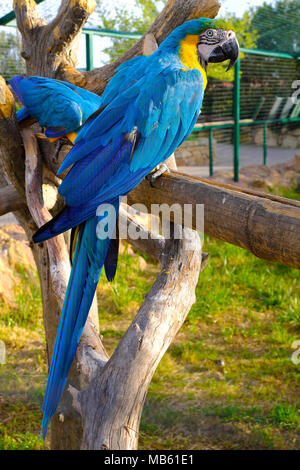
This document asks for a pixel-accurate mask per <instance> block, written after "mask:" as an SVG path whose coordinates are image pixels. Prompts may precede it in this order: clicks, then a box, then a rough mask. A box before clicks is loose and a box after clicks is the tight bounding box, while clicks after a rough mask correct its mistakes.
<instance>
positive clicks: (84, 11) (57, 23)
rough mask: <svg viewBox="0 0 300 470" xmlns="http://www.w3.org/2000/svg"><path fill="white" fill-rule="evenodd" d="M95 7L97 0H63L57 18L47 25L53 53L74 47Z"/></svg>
mask: <svg viewBox="0 0 300 470" xmlns="http://www.w3.org/2000/svg"><path fill="white" fill-rule="evenodd" d="M94 9H95V0H63V1H62V2H61V6H60V8H59V10H58V13H57V15H56V18H55V19H54V20H53V21H52V22H51V23H49V25H48V26H47V32H48V34H49V35H50V38H49V48H50V49H51V53H52V54H56V53H60V52H62V51H63V50H64V49H65V48H66V47H67V48H68V49H71V48H72V47H73V44H72V43H73V41H74V39H77V38H78V36H79V33H80V32H81V30H82V28H83V26H84V24H85V23H86V21H87V19H88V18H89V16H90V15H91V14H92V13H93V11H94Z"/></svg>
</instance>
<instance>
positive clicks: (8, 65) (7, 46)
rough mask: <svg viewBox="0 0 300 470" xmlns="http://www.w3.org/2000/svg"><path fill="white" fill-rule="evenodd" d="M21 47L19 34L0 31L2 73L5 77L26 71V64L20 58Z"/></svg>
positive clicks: (0, 71)
mask: <svg viewBox="0 0 300 470" xmlns="http://www.w3.org/2000/svg"><path fill="white" fill-rule="evenodd" d="M20 47H21V42H20V39H19V36H17V35H15V34H12V33H7V32H5V31H1V32H0V74H1V75H2V76H3V77H4V78H10V77H13V76H14V75H17V74H20V73H24V72H25V64H24V62H23V61H22V59H21V58H20Z"/></svg>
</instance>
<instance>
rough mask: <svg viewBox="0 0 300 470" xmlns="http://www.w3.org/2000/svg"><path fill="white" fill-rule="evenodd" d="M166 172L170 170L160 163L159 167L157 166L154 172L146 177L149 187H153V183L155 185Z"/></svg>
mask: <svg viewBox="0 0 300 470" xmlns="http://www.w3.org/2000/svg"><path fill="white" fill-rule="evenodd" d="M166 172H168V173H170V169H169V167H168V165H166V164H165V163H162V164H161V165H158V166H157V167H156V168H154V170H153V171H151V173H150V174H149V175H147V176H146V180H147V181H149V183H150V186H151V187H153V183H155V181H156V180H157V179H158V178H160V177H161V175H163V174H164V173H166Z"/></svg>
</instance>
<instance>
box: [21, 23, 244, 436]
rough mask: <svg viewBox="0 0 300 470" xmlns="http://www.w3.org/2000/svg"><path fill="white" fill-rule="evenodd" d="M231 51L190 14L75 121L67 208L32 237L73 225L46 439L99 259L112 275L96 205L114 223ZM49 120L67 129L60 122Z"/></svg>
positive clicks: (228, 38)
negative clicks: (106, 208)
mask: <svg viewBox="0 0 300 470" xmlns="http://www.w3.org/2000/svg"><path fill="white" fill-rule="evenodd" d="M238 55H239V46H238V42H237V39H236V36H235V34H234V32H232V31H228V30H225V29H223V28H218V27H217V25H216V23H215V22H214V21H213V20H209V19H206V18H201V19H198V20H192V21H188V22H186V23H184V24H183V25H182V26H180V27H178V28H177V29H176V30H174V31H173V32H172V33H171V34H170V35H169V36H168V38H167V39H166V40H165V41H164V42H163V43H162V44H161V45H160V47H159V48H158V50H157V51H156V52H155V53H154V54H152V55H150V56H138V57H135V58H133V59H131V60H129V61H128V62H125V63H124V64H122V65H121V66H120V67H119V68H118V69H117V71H116V74H115V75H114V77H113V78H112V79H111V80H110V82H109V84H108V86H107V88H106V90H105V92H104V94H103V96H102V99H101V103H100V104H99V106H98V107H99V109H98V111H96V112H94V113H93V114H91V116H90V117H89V118H88V119H87V120H86V122H85V123H81V124H80V126H81V127H80V129H79V132H78V135H77V137H76V139H75V142H74V144H75V145H74V147H73V148H72V149H71V151H70V152H69V154H68V155H67V157H66V159H65V160H64V162H63V164H62V165H61V167H60V170H59V172H63V171H64V170H66V169H67V168H69V167H70V166H71V165H73V166H72V168H71V169H70V171H69V173H68V175H67V176H66V178H65V179H64V181H63V182H62V184H61V186H60V187H59V193H60V194H61V195H62V196H64V198H65V202H66V206H65V208H64V209H63V210H62V211H61V212H60V213H59V214H58V215H57V216H56V217H54V218H53V219H52V220H51V221H50V222H48V223H47V224H46V225H44V226H43V227H41V228H40V230H39V231H38V232H37V233H36V234H35V236H34V241H35V242H42V241H44V240H47V239H49V238H51V237H54V236H56V235H58V234H60V233H62V232H64V231H66V230H69V229H72V228H75V227H79V229H78V230H77V242H76V248H75V251H74V256H73V264H72V270H71V275H70V279H69V284H68V289H67V293H66V296H65V301H64V306H63V311H62V314H61V319H60V324H59V328H58V333H57V338H56V342H55V346H54V352H53V356H52V362H51V366H50V371H49V377H48V382H47V387H46V393H45V398H44V403H43V411H44V416H43V423H42V431H43V435H44V436H45V435H46V432H47V428H48V423H49V420H50V419H51V417H52V416H53V414H54V413H55V410H56V408H57V405H58V403H59V401H60V398H61V395H62V393H63V390H64V387H65V384H66V381H67V376H68V372H69V369H70V367H71V364H72V361H73V358H74V355H75V352H76V348H77V345H78V343H79V341H80V337H81V334H82V330H83V327H84V325H85V322H86V319H87V316H88V313H89V309H90V306H91V303H92V300H93V297H94V294H95V290H96V286H97V283H98V280H99V277H100V274H101V270H102V268H103V265H104V264H105V266H106V271H107V273H108V278H113V276H114V272H115V267H116V266H115V264H116V259H115V256H114V255H113V254H111V252H112V251H113V250H110V249H109V246H110V238H109V236H111V235H112V233H108V237H107V238H106V239H105V238H103V237H99V231H101V229H104V228H103V227H101V224H102V223H104V222H103V220H104V219H103V214H100V213H99V212H97V209H98V207H99V206H101V205H103V204H110V206H112V207H113V208H114V210H113V211H111V212H110V214H109V217H111V218H112V219H113V221H114V222H115V220H116V217H117V214H118V209H119V197H121V196H124V195H126V194H127V193H128V192H129V191H131V190H132V189H133V188H134V187H135V186H137V185H138V184H139V183H140V182H141V181H142V179H143V178H144V177H145V176H146V175H148V174H149V173H150V172H151V171H152V170H153V169H154V168H156V167H157V165H159V164H160V163H162V162H163V161H165V160H166V159H167V158H168V157H169V156H170V155H171V154H172V153H173V152H174V150H175V149H176V148H177V147H178V146H179V145H180V144H181V143H182V142H183V141H184V140H185V139H186V138H187V137H188V136H189V134H190V133H191V131H192V129H193V127H194V125H195V123H196V120H197V117H198V115H199V112H200V109H201V105H202V100H203V95H204V90H205V88H206V84H207V78H206V68H207V65H208V63H210V62H212V63H216V62H222V61H225V60H230V64H229V68H231V67H232V66H233V65H234V64H235V62H236V61H237V59H238ZM75 101H76V100H75ZM53 103H55V94H54V95H53ZM23 104H24V105H25V106H26V100H23ZM54 112H55V107H54ZM34 117H36V116H34ZM38 120H39V121H40V120H41V118H38ZM50 124H51V123H50ZM50 127H57V128H59V129H61V128H64V131H63V132H65V130H66V126H65V125H64V123H63V122H61V123H57V122H56V125H55V126H53V125H52V126H51V125H50ZM67 130H68V131H69V130H70V129H67ZM71 130H72V129H71ZM106 223H107V219H106ZM110 257H111V260H112V261H111V272H110Z"/></svg>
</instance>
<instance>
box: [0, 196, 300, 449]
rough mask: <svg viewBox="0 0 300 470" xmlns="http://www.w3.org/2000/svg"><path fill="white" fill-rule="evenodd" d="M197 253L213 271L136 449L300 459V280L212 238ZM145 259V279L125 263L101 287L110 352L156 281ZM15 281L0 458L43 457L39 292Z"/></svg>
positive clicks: (1, 334) (2, 370)
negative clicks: (10, 454)
mask: <svg viewBox="0 0 300 470" xmlns="http://www.w3.org/2000/svg"><path fill="white" fill-rule="evenodd" d="M295 191H296V190H295ZM277 192H278V191H277ZM297 194H298V193H297ZM204 250H205V251H207V252H209V254H210V262H209V265H208V266H207V268H206V269H205V271H204V272H203V273H201V276H200V279H199V283H198V286H197V292H196V294H197V302H196V303H195V304H194V306H193V308H192V310H191V312H190V314H189V315H188V317H187V319H186V321H185V324H184V326H183V327H182V329H181V330H180V332H179V333H178V335H177V337H176V338H175V341H174V343H173V344H172V345H171V347H170V348H169V350H168V352H167V353H166V354H165V356H164V358H163V359H162V361H161V363H160V364H159V367H158V369H157V371H156V373H155V375H154V377H153V380H152V383H151V385H150V388H149V393H148V396H147V400H146V404H145V408H144V411H143V415H142V420H141V433H140V448H143V449H297V448H299V445H300V439H299V431H300V414H299V413H300V411H299V410H300V407H299V389H298V387H299V378H300V366H299V365H298V366H296V365H294V364H293V363H292V361H291V355H292V353H293V349H292V344H293V342H294V341H296V340H299V339H300V327H299V325H300V304H299V288H300V271H299V270H296V269H292V268H288V267H285V266H281V265H279V264H272V263H269V262H265V261H262V260H260V259H258V258H256V257H255V256H253V255H252V254H251V253H248V252H246V251H244V250H242V249H240V248H238V247H235V246H232V245H230V244H226V243H222V242H220V241H217V240H214V239H212V238H209V237H206V239H205V246H204ZM146 260H147V263H148V265H147V269H146V270H144V271H141V270H140V268H139V266H140V264H139V258H138V256H132V255H130V254H129V253H126V252H125V253H124V254H123V255H122V256H121V258H120V263H119V269H118V273H117V276H116V280H115V281H114V283H113V284H108V283H107V282H105V280H104V278H103V277H102V278H101V281H100V285H99V289H98V300H99V317H100V326H101V332H102V335H103V341H104V344H105V346H106V348H107V350H108V351H109V352H110V353H112V352H113V350H114V348H115V347H116V345H117V344H118V341H119V340H120V338H121V337H122V335H123V334H124V332H125V331H126V329H127V327H128V325H129V323H130V322H131V321H132V319H133V317H134V315H135V314H136V312H137V310H138V308H139V306H140V305H141V304H142V302H143V299H144V296H145V294H146V293H147V292H148V291H149V289H150V287H151V285H152V284H153V282H154V280H155V278H156V276H157V273H158V271H159V267H158V265H157V264H152V263H151V262H150V260H149V259H148V258H146ZM18 276H19V279H20V282H19V284H18V286H16V292H15V293H16V303H15V306H14V307H13V308H9V307H8V306H6V305H3V304H2V305H0V339H2V340H3V341H4V342H5V343H6V346H7V352H8V360H7V364H6V365H2V366H0V392H1V394H0V422H2V425H0V449H40V448H44V447H43V444H42V442H41V440H40V438H39V428H40V422H41V401H42V396H43V390H44V387H45V381H46V367H45V344H44V337H43V330H42V306H41V299H40V293H39V289H38V287H37V283H36V282H33V281H30V276H29V277H28V276H27V274H26V272H25V271H22V269H21V270H19V273H18ZM221 359H222V360H223V361H224V366H220V365H219V362H218V361H220V360H221Z"/></svg>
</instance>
